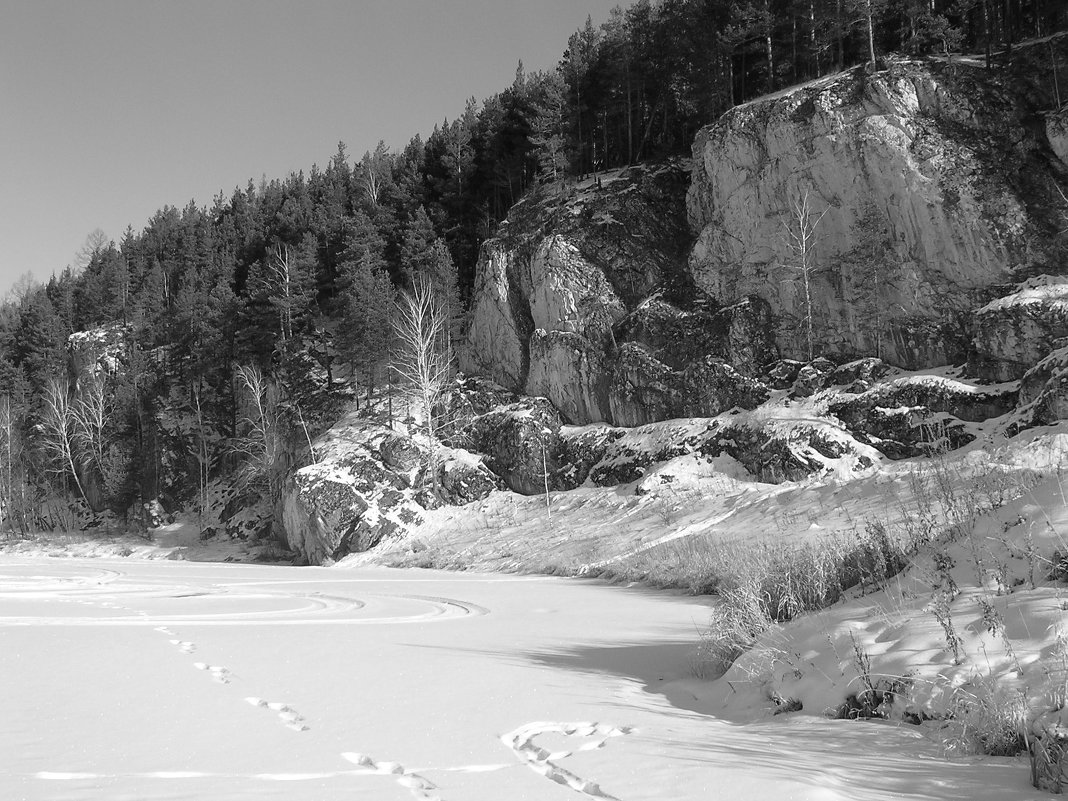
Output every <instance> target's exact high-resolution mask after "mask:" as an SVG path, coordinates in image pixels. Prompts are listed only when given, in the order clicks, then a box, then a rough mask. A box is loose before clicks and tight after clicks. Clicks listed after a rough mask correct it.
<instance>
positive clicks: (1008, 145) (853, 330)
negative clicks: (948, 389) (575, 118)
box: [688, 63, 1063, 368]
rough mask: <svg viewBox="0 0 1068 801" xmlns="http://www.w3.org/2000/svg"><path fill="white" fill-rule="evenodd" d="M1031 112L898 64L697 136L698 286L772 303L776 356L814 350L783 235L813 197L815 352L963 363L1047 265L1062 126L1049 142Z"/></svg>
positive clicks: (898, 361)
mask: <svg viewBox="0 0 1068 801" xmlns="http://www.w3.org/2000/svg"><path fill="white" fill-rule="evenodd" d="M1029 102H1030V101H1029V100H1028V99H1027V98H1026V97H1024V96H1022V95H1021V94H1020V93H1019V92H1017V91H1016V84H1014V83H1013V82H1012V79H1010V78H1009V77H1006V78H1005V79H1004V80H1002V81H1001V82H997V81H995V80H994V79H991V78H988V77H987V76H986V75H985V74H984V73H983V72H982V71H981V70H979V69H978V68H975V67H965V66H960V67H956V68H953V69H951V68H948V67H944V66H939V65H921V64H918V63H895V64H893V65H891V66H890V67H889V68H888V69H886V70H883V71H879V72H875V73H871V74H868V73H865V72H864V71H863V70H862V69H860V68H858V69H856V70H853V71H850V72H848V73H844V74H842V75H839V76H836V77H833V78H829V79H825V80H823V81H818V82H815V83H813V84H810V85H807V86H805V87H802V88H798V89H795V90H792V91H790V92H785V93H780V94H779V95H776V96H771V97H768V98H765V99H761V100H759V101H755V102H753V103H749V104H747V105H744V106H740V107H738V108H735V109H733V110H732V111H730V112H728V113H727V114H725V115H724V116H723V117H722V118H721V119H720V120H718V121H717V122H715V123H714V124H712V125H710V126H708V127H706V128H705V129H704V130H702V131H701V133H700V134H699V136H698V137H697V140H696V142H695V144H694V161H695V164H694V170H693V183H692V185H691V188H690V191H689V198H688V206H689V214H690V221H691V224H692V226H693V227H694V230H695V231H696V232H697V233H698V238H697V243H696V245H695V246H694V249H693V253H692V255H691V260H690V266H691V269H692V271H693V275H694V279H695V280H696V282H697V284H698V285H699V286H700V287H701V288H703V289H704V290H706V291H707V292H708V293H709V294H710V295H712V296H713V297H715V298H717V300H719V301H720V302H722V303H725V304H729V303H733V302H735V301H738V300H740V299H742V298H745V297H747V296H756V297H759V298H761V299H762V300H763V301H765V302H766V303H767V304H768V306H769V308H770V311H771V314H772V316H773V317H774V320H775V339H776V343H777V344H778V346H779V348H780V349H781V351H782V353H783V355H785V356H788V357H792V358H802V357H803V356H805V355H807V354H806V350H807V342H806V336H805V335H804V334H803V330H804V327H803V325H802V320H803V318H804V317H805V316H806V312H807V310H808V305H807V304H806V301H805V299H804V291H803V281H802V280H801V275H800V272H799V270H798V269H797V268H796V265H797V262H798V257H797V254H796V252H795V251H792V250H791V248H790V246H789V241H788V240H789V237H788V235H787V232H788V230H790V229H793V230H794V231H797V230H798V221H797V217H796V215H795V214H794V213H793V210H792V204H793V203H794V202H796V201H797V200H798V199H800V198H803V197H805V195H806V194H807V196H808V200H809V204H810V209H809V214H810V216H809V217H808V220H809V223H810V224H812V225H815V228H814V238H813V243H812V244H813V248H814V257H813V265H814V267H815V270H814V272H813V273H812V274H811V292H812V295H811V297H812V301H811V311H812V317H813V323H814V328H815V332H814V333H815V337H814V338H815V351H816V352H817V353H822V354H824V355H832V356H842V357H851V356H857V355H879V356H881V357H882V358H884V359H885V360H887V361H888V362H890V363H892V364H895V365H897V366H901V367H907V368H922V367H928V366H933V365H939V364H949V363H959V362H962V361H964V359H965V357H966V355H967V351H968V348H969V335H970V331H969V326H970V313H971V311H972V310H973V309H976V308H978V307H979V306H982V305H983V304H984V302H986V301H987V300H989V299H990V298H991V297H993V294H992V288H993V287H995V286H996V285H998V284H1004V283H1009V282H1011V281H1012V280H1019V278H1020V277H1021V276H1026V275H1029V274H1034V273H1037V272H1042V271H1049V261H1050V258H1051V257H1050V251H1049V250H1048V249H1046V248H1044V247H1043V242H1044V241H1046V240H1048V239H1049V237H1050V234H1052V230H1051V227H1050V221H1049V220H1048V218H1047V217H1046V216H1045V215H1044V213H1043V212H1042V211H1041V210H1040V209H1037V208H1036V207H1035V205H1034V202H1033V201H1034V199H1035V195H1036V191H1037V192H1038V194H1039V195H1042V194H1045V195H1050V196H1051V187H1050V186H1048V185H1046V186H1040V184H1042V182H1043V180H1044V174H1048V172H1049V161H1048V155H1047V154H1048V153H1049V146H1050V144H1052V143H1053V141H1054V139H1055V135H1054V133H1053V132H1063V127H1058V125H1062V123H1063V121H1061V122H1059V123H1056V124H1055V122H1054V121H1053V120H1052V118H1051V121H1050V131H1051V135H1050V137H1049V142H1048V143H1047V141H1046V138H1045V137H1044V136H1042V135H1041V134H1039V133H1036V132H1034V131H1029V127H1028V126H1027V125H1026V124H1025V122H1026V119H1027V118H1028V117H1029V116H1030V115H1033V114H1034V112H1035V108H1034V107H1032V106H1030V105H1028V103H1029ZM1036 102H1038V101H1036ZM1031 128H1033V126H1031ZM1060 135H1061V134H1060V133H1057V134H1056V136H1060ZM1058 141H1059V140H1058ZM1047 184H1048V181H1047ZM1036 185H1038V186H1037V189H1036ZM824 211H826V213H825V214H824ZM820 214H823V216H822V218H820V219H819V222H818V224H815V221H816V219H817V217H818V216H819V215H820Z"/></svg>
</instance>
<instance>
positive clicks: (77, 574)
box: [0, 557, 1027, 801]
mask: <svg viewBox="0 0 1068 801" xmlns="http://www.w3.org/2000/svg"><path fill="white" fill-rule="evenodd" d="M708 603H709V601H708V600H707V599H693V598H684V597H679V596H673V595H669V594H665V593H658V592H653V591H649V590H643V589H633V588H631V589H628V588H620V587H609V586H604V585H602V584H598V583H596V582H585V581H575V580H564V579H554V578H542V577H526V576H501V575H477V574H463V573H459V574H456V573H452V574H450V573H437V572H431V571H394V570H386V569H380V568H374V569H360V570H342V569H336V568H335V569H317V568H299V569H298V568H290V567H273V566H250V565H231V564H203V563H186V562H161V561H138V560H80V559H55V558H51V559H50V558H43V557H42V558H34V559H30V558H23V559H18V558H11V557H4V558H3V559H2V560H0V692H2V699H3V700H2V703H3V705H4V715H3V720H4V725H3V728H2V730H0V731H2V732H3V733H2V734H0V798H2V799H9V800H13V799H35V800H36V799H48V800H49V801H53V800H54V801H59V800H60V799H102V800H106V801H123V800H126V799H128V800H129V801H134V799H136V800H137V801H142V800H143V799H206V800H207V799H210V800H211V801H219V800H222V799H256V800H257V801H262V800H263V799H279V800H282V799H284V800H285V801H301V800H303V799H307V800H308V801H333V800H334V799H338V800H339V801H340V799H354V798H365V799H380V800H381V801H390V799H399V800H401V801H410V799H424V800H426V801H430V800H431V799H440V800H441V801H490V800H491V799H492V801H519V800H520V799H539V800H540V799H546V800H547V801H552V799H576V798H582V797H587V798H589V797H609V798H617V799H621V801H630V800H631V799H702V801H707V800H708V799H710V798H716V799H744V798H752V799H763V798H782V799H787V798H790V799H858V798H900V797H913V798H931V799H934V798H938V799H972V798H995V797H997V798H1001V797H1005V796H1004V792H1005V788H1006V787H1010V786H1011V787H1014V788H1015V789H1014V793H1016V794H1015V795H1014V797H1016V798H1022V797H1025V796H1026V795H1027V794H1026V793H1023V794H1020V789H1021V788H1020V787H1019V784H1018V783H1017V782H1018V780H1019V778H1020V775H1019V773H1018V771H1017V770H1016V768H1015V767H1013V766H1011V765H1007V764H1005V763H991V764H982V765H979V766H971V765H968V764H966V763H962V762H953V763H950V762H945V761H943V760H941V759H940V758H939V756H938V754H937V750H936V749H934V748H933V746H932V745H931V744H930V743H928V742H927V741H925V740H923V739H922V738H920V737H919V736H918V734H916V733H915V732H914V731H913V730H910V727H894V726H880V725H864V724H850V723H846V722H841V721H827V720H823V719H820V718H816V717H806V716H790V717H787V718H776V719H774V720H769V721H765V722H760V723H755V724H749V725H745V726H740V725H735V724H730V723H726V722H723V721H720V720H716V719H715V718H713V717H710V716H709V715H707V714H702V713H701V712H700V711H698V710H701V709H703V708H706V707H707V701H699V700H698V699H697V697H695V696H694V695H693V694H689V696H688V693H689V690H688V689H687V688H692V687H693V684H692V682H687V681H685V679H686V677H687V674H688V664H689V663H688V660H689V655H690V652H691V651H692V649H693V645H694V643H695V641H696V638H697V635H696V632H697V628H698V626H700V625H701V624H702V622H703V621H704V619H705V617H706V616H707V605H708ZM703 705H704V706H703ZM994 791H997V794H992V793H993V792H994Z"/></svg>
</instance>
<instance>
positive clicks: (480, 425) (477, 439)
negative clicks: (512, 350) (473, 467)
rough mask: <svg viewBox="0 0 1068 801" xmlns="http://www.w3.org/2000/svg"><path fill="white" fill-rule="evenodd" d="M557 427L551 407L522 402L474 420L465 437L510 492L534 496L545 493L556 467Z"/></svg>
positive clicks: (541, 401)
mask: <svg viewBox="0 0 1068 801" xmlns="http://www.w3.org/2000/svg"><path fill="white" fill-rule="evenodd" d="M560 425H561V421H560V413H559V412H557V411H556V409H555V407H553V405H552V404H551V403H549V402H548V401H547V400H545V399H544V398H525V399H523V400H521V401H518V402H516V403H513V404H510V405H508V406H505V407H503V408H499V409H494V410H493V411H491V412H488V413H486V414H483V415H481V416H479V417H476V418H475V419H474V420H472V421H471V422H470V423H469V424H468V426H467V437H468V439H469V441H470V443H471V447H472V448H473V449H474V450H476V451H478V452H479V453H484V454H486V466H487V467H488V468H489V469H490V470H492V471H493V472H494V473H495V474H496V475H498V476H500V478H501V479H502V480H503V481H504V483H505V484H506V485H507V486H508V488H509V489H511V490H513V491H514V492H519V493H522V494H523V495H534V494H537V493H539V492H544V489H545V481H546V475H547V474H549V473H553V472H555V471H556V470H557V468H558V466H559V465H558V463H557V458H556V452H557V450H558V443H559V439H560Z"/></svg>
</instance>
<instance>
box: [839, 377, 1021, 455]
mask: <svg viewBox="0 0 1068 801" xmlns="http://www.w3.org/2000/svg"><path fill="white" fill-rule="evenodd" d="M1016 400H1017V390H1016V386H1015V384H1000V385H993V386H979V385H975V384H970V383H967V382H965V381H961V380H957V379H952V378H947V377H944V376H937V375H910V376H902V377H900V378H895V379H893V380H890V381H886V382H883V383H879V384H876V385H875V386H873V387H871V388H870V389H868V390H866V391H864V392H862V393H861V394H859V395H856V396H853V397H847V398H842V399H839V400H834V401H831V402H830V404H829V406H828V411H829V412H830V413H831V414H833V415H834V416H835V417H837V418H838V419H839V420H841V421H842V422H843V423H844V424H845V426H846V427H847V428H848V429H849V430H850V431H851V432H852V433H853V434H854V435H855V436H857V437H858V438H859V439H861V441H864V442H868V443H869V444H871V445H873V446H874V447H876V448H878V449H879V450H880V451H881V452H882V453H884V454H885V455H887V456H889V457H890V458H893V459H901V458H905V457H911V456H920V455H924V454H927V455H930V454H932V453H937V452H940V451H945V450H952V449H955V448H959V447H961V446H962V445H966V444H967V443H969V442H971V441H972V440H974V439H975V434H974V433H972V431H971V430H970V428H969V427H968V426H966V425H964V423H974V422H982V421H985V420H988V419H990V418H994V417H1000V416H1001V415H1004V414H1006V413H1008V412H1009V411H1011V410H1012V409H1013V408H1014V407H1015V405H1016Z"/></svg>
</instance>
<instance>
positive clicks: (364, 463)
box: [281, 410, 497, 564]
mask: <svg viewBox="0 0 1068 801" xmlns="http://www.w3.org/2000/svg"><path fill="white" fill-rule="evenodd" d="M313 450H314V453H315V454H316V457H317V461H316V462H315V463H313V464H309V465H306V466H304V467H301V468H299V469H297V470H294V471H293V472H292V473H291V474H290V475H289V477H288V478H287V480H286V484H285V488H284V491H283V497H282V509H281V518H282V525H283V529H284V533H285V538H286V542H287V545H288V547H289V548H290V549H291V550H293V551H295V552H297V553H298V554H299V555H300V557H301V558H302V559H303V560H304V561H306V562H308V563H309V564H322V563H324V562H329V561H332V560H336V559H339V558H341V557H343V556H345V555H346V554H349V553H355V552H359V551H365V550H368V549H369V548H372V547H374V546H375V545H377V544H379V543H380V542H382V541H383V540H387V539H394V538H400V537H402V536H404V535H405V534H406V532H407V531H409V530H410V529H411V528H412V527H413V526H415V525H417V524H418V523H420V522H422V520H423V516H424V513H425V510H426V509H427V508H429V507H432V506H435V505H437V504H438V503H440V502H446V503H453V504H461V503H469V502H471V501H474V500H479V499H481V498H484V497H485V496H486V494H488V493H489V492H490V491H492V489H494V488H495V487H496V486H497V482H496V479H495V478H494V476H493V475H492V474H491V473H490V472H489V471H488V470H487V469H486V468H485V466H484V465H481V464H480V463H481V459H480V458H479V457H478V456H476V455H474V454H471V453H468V452H466V451H462V450H460V449H455V448H440V449H439V450H438V452H437V463H438V471H437V472H438V483H439V487H440V490H441V492H440V497H434V495H433V493H432V491H431V484H432V482H431V480H430V477H429V476H428V475H427V466H428V464H429V461H430V460H429V458H428V456H429V454H428V453H427V451H426V449H425V446H423V445H421V444H419V443H418V442H416V441H415V440H413V439H412V438H411V437H408V436H406V435H404V434H402V433H400V432H397V431H394V430H392V429H390V428H388V427H386V426H383V425H379V424H378V423H375V422H374V421H371V420H368V419H364V418H362V417H361V416H360V414H359V412H358V411H355V410H353V411H350V412H349V413H348V414H346V415H345V416H344V417H342V419H341V420H339V421H338V422H337V423H336V424H335V425H334V426H333V427H332V428H330V429H329V430H328V431H327V432H326V433H325V434H323V435H322V436H321V437H319V438H318V439H317V440H316V441H315V442H314V449H313Z"/></svg>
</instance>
